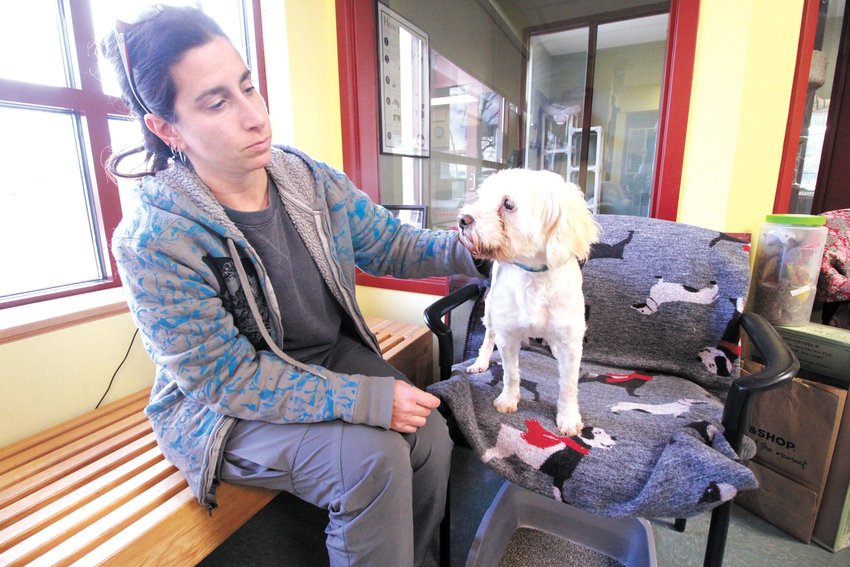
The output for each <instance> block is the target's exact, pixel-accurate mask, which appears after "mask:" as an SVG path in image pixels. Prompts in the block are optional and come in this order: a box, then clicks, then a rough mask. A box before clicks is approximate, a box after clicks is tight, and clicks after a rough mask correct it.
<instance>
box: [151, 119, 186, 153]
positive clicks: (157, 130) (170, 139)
mask: <svg viewBox="0 0 850 567" xmlns="http://www.w3.org/2000/svg"><path fill="white" fill-rule="evenodd" d="M144 120H145V126H147V127H148V130H150V131H151V132H153V133H154V135H156V137H157V138H159V139H160V140H162V141H163V143H164V144H165V145H166V146H168V147H169V148H179V147H180V134H179V133H178V132H177V131H176V130H175V129H174V126H172V125H171V122H169V121H167V120H166V119H165V118H162V117H161V116H157V115H156V114H150V113H149V114H145V118H144Z"/></svg>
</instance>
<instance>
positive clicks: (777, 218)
mask: <svg viewBox="0 0 850 567" xmlns="http://www.w3.org/2000/svg"><path fill="white" fill-rule="evenodd" d="M765 220H766V221H767V222H772V223H775V224H793V225H797V226H823V225H825V224H826V217H824V216H820V215H767V217H766V218H765Z"/></svg>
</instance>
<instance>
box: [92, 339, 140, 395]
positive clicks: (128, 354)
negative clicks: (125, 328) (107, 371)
mask: <svg viewBox="0 0 850 567" xmlns="http://www.w3.org/2000/svg"><path fill="white" fill-rule="evenodd" d="M138 334H139V329H138V328H137V329H136V331H135V332H134V333H133V338H132V339H130V346H128V347H127V352H125V353H124V358H123V359H121V362H119V363H118V368H116V369H115V372H113V373H112V378H110V379H109V385H107V386H106V391H105V392H103V395H102V396H101V397H100V401H99V402H97V405H96V406H94V409H98V408H99V407H100V404H102V403H103V400H105V399H106V394H108V393H109V390H111V389H112V383H113V382H115V377H116V376H117V375H118V371H119V370H121V367H122V366H124V363H125V362H127V357H128V356H130V350H131V349H132V348H133V343H134V342H136V336H137V335H138Z"/></svg>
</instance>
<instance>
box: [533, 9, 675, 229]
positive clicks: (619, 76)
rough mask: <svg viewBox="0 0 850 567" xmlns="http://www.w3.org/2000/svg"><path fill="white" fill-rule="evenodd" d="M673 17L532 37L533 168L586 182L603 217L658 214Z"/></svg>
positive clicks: (605, 23)
mask: <svg viewBox="0 0 850 567" xmlns="http://www.w3.org/2000/svg"><path fill="white" fill-rule="evenodd" d="M668 19H669V18H668V15H667V14H666V13H664V14H657V15H651V16H643V17H633V18H628V19H619V20H617V21H604V20H602V19H600V20H597V21H593V22H589V23H587V24H584V25H578V26H575V25H574V26H572V27H571V28H570V29H567V30H562V31H547V32H543V33H539V34H533V35H532V36H531V39H530V44H529V65H528V74H527V77H526V101H527V103H528V104H527V107H526V112H527V114H526V117H527V122H526V131H525V133H526V138H525V140H526V146H525V150H526V152H525V158H526V167H529V168H532V169H547V170H550V171H554V172H556V173H559V174H561V175H562V176H563V177H564V179H566V180H568V181H570V182H572V183H576V184H578V185H579V186H580V187H581V188H582V189H583V191H584V193H585V196H586V199H587V205H588V207H589V208H590V209H591V210H593V211H594V212H598V213H617V214H628V215H638V216H648V215H649V207H650V203H651V202H652V180H653V176H654V169H655V155H656V138H657V133H658V114H659V107H660V103H661V89H662V85H663V81H664V64H665V56H666V52H667V26H668ZM586 93H592V96H590V97H588V96H586ZM585 132H587V133H588V134H587V135H585Z"/></svg>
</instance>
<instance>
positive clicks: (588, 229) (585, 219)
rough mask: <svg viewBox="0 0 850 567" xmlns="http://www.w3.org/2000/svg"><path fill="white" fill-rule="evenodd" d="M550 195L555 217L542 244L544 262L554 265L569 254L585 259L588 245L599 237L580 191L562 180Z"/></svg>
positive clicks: (568, 256)
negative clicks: (559, 185) (557, 188)
mask: <svg viewBox="0 0 850 567" xmlns="http://www.w3.org/2000/svg"><path fill="white" fill-rule="evenodd" d="M552 197H553V199H554V201H555V202H554V203H553V204H552V205H553V208H552V210H553V211H557V218H556V219H555V221H554V223H553V226H552V227H551V229H550V230H551V232H550V234H549V239H548V241H547V245H546V263H547V264H548V265H549V266H550V267H552V268H557V267H559V266H561V265H563V264H565V263H566V262H567V261H568V260H569V259H570V258H573V257H575V258H578V260H579V261H580V262H585V261H587V258H588V256H590V247H591V245H592V244H593V243H594V242H597V241H598V240H599V226H598V225H597V224H596V220H594V218H593V215H592V214H591V213H590V211H589V210H588V209H587V205H585V202H584V194H583V193H582V192H581V190H579V188H578V186H576V185H573V184H572V183H563V185H562V187H561V188H560V190H558V191H554V192H553V193H552Z"/></svg>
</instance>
